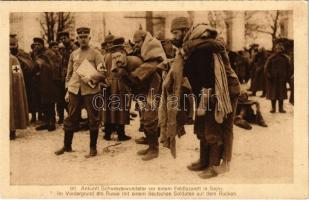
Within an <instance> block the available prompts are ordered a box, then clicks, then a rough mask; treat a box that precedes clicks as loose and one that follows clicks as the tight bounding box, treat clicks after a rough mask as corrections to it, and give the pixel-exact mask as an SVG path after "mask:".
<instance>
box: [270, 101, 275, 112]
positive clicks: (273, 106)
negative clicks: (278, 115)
mask: <svg viewBox="0 0 309 200" xmlns="http://www.w3.org/2000/svg"><path fill="white" fill-rule="evenodd" d="M270 112H271V113H275V112H276V100H271V110H270Z"/></svg>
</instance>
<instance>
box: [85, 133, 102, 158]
mask: <svg viewBox="0 0 309 200" xmlns="http://www.w3.org/2000/svg"><path fill="white" fill-rule="evenodd" d="M98 135H99V131H98V130H92V131H90V152H89V154H88V155H86V156H85V157H86V158H90V157H93V156H96V155H97V140H98Z"/></svg>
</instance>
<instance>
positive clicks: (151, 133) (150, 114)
mask: <svg viewBox="0 0 309 200" xmlns="http://www.w3.org/2000/svg"><path fill="white" fill-rule="evenodd" d="M146 108H147V107H146ZM141 123H142V124H143V126H144V132H145V135H146V139H147V142H148V145H149V147H150V148H157V147H158V145H159V142H158V110H151V109H148V110H142V111H141Z"/></svg>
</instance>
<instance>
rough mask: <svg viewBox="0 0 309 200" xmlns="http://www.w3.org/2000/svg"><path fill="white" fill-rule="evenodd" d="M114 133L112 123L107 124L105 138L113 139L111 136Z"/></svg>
mask: <svg viewBox="0 0 309 200" xmlns="http://www.w3.org/2000/svg"><path fill="white" fill-rule="evenodd" d="M112 133H113V130H112V125H111V124H105V134H104V136H103V139H104V140H107V141H110V140H111V139H112V138H111V136H112Z"/></svg>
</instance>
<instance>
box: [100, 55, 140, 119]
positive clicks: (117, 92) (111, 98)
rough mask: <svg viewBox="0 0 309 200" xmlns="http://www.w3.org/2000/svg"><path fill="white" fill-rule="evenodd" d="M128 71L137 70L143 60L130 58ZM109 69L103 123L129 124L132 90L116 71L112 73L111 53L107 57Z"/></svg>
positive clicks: (134, 57) (106, 62) (107, 67)
mask: <svg viewBox="0 0 309 200" xmlns="http://www.w3.org/2000/svg"><path fill="white" fill-rule="evenodd" d="M127 60H128V65H127V68H128V70H129V71H130V70H132V69H134V68H136V67H137V66H138V65H140V64H141V63H142V60H141V59H140V58H138V57H136V56H128V57H127ZM105 64H106V69H107V79H108V81H107V82H108V87H107V88H104V89H103V90H104V96H105V97H104V101H105V103H104V104H105V107H104V109H103V112H102V116H103V122H104V123H111V124H129V123H130V107H131V101H132V99H130V98H129V97H130V96H129V94H130V93H131V91H130V89H129V88H128V87H127V85H126V84H125V83H124V82H123V80H122V79H121V77H119V76H118V74H117V72H116V71H112V67H113V66H112V59H111V55H110V53H108V54H106V55H105Z"/></svg>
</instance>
